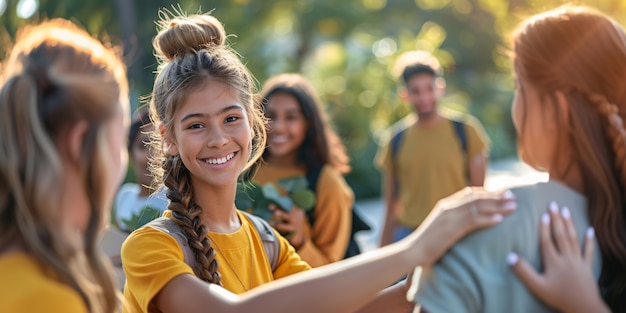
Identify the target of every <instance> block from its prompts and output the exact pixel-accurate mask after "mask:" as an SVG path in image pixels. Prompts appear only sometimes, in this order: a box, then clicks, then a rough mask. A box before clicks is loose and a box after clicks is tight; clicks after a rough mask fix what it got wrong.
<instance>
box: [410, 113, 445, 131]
mask: <svg viewBox="0 0 626 313" xmlns="http://www.w3.org/2000/svg"><path fill="white" fill-rule="evenodd" d="M441 121H443V117H442V116H441V115H440V114H439V112H436V111H435V112H433V113H432V114H427V115H419V114H418V119H417V123H416V125H417V126H418V127H423V128H429V127H433V126H435V125H437V124H439V122H441Z"/></svg>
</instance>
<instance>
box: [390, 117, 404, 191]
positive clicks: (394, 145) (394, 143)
mask: <svg viewBox="0 0 626 313" xmlns="http://www.w3.org/2000/svg"><path fill="white" fill-rule="evenodd" d="M405 132H406V128H404V129H402V130H400V131H399V132H397V133H396V134H395V135H393V137H392V138H391V161H392V165H393V172H394V176H395V179H394V181H393V194H394V195H395V196H398V194H399V192H400V183H399V182H398V176H397V174H396V173H395V172H396V169H397V167H398V165H397V164H398V160H397V156H398V151H399V150H400V143H402V138H404V133H405Z"/></svg>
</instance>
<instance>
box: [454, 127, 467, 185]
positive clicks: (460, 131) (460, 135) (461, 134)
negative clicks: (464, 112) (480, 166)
mask: <svg viewBox="0 0 626 313" xmlns="http://www.w3.org/2000/svg"><path fill="white" fill-rule="evenodd" d="M452 125H453V126H454V133H455V134H456V137H457V139H458V140H459V144H461V150H462V151H463V155H464V156H465V158H464V159H465V180H466V183H467V184H468V185H469V183H470V175H469V167H470V156H469V154H468V152H467V149H468V148H467V135H466V133H465V124H464V123H463V122H462V121H457V120H452Z"/></svg>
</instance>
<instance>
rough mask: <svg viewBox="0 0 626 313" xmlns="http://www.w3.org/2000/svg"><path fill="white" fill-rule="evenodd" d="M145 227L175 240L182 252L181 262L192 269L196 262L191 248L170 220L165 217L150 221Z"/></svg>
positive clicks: (183, 235) (177, 227)
mask: <svg viewBox="0 0 626 313" xmlns="http://www.w3.org/2000/svg"><path fill="white" fill-rule="evenodd" d="M146 226H150V227H152V228H156V229H157V230H159V231H162V232H164V233H166V234H168V235H170V236H172V237H174V239H176V241H177V242H178V245H179V246H180V247H181V248H182V250H183V260H184V261H185V264H187V265H189V266H190V267H191V268H194V267H195V266H196V264H198V262H197V261H196V258H195V256H194V254H193V251H191V246H189V240H187V237H186V236H185V234H184V233H183V231H182V230H181V229H180V227H179V226H178V225H177V224H176V223H175V222H174V221H173V220H172V219H170V218H167V217H159V218H157V219H154V220H152V221H150V222H149V223H148V224H146Z"/></svg>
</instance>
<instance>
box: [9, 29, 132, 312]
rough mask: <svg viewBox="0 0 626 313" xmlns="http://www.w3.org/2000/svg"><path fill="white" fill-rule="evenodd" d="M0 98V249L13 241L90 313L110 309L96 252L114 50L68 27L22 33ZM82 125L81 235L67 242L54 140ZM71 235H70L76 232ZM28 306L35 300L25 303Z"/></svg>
mask: <svg viewBox="0 0 626 313" xmlns="http://www.w3.org/2000/svg"><path fill="white" fill-rule="evenodd" d="M4 64H5V67H4V68H3V75H2V90H1V91H0V120H1V121H0V125H1V126H0V127H1V129H2V131H0V147H1V148H0V149H2V151H0V172H1V175H0V250H2V249H5V248H7V247H9V246H10V245H12V244H15V243H16V242H18V243H19V244H20V245H21V246H23V248H24V249H25V251H26V253H28V254H29V255H31V256H32V257H34V258H35V259H37V260H38V261H39V262H40V263H41V264H43V265H45V266H46V267H48V268H50V269H51V270H52V271H53V272H54V274H55V277H56V278H57V279H58V280H59V281H60V282H61V283H63V284H66V285H68V286H69V287H70V288H72V289H74V290H76V292H77V293H79V294H80V295H81V297H82V299H83V300H84V301H85V304H86V306H87V307H88V308H89V310H90V311H91V312H114V311H117V308H118V302H117V293H116V290H117V286H116V285H115V282H114V281H113V279H112V274H111V273H112V271H111V269H110V264H109V262H107V261H105V260H106V258H105V257H104V256H103V255H102V253H101V252H100V248H99V235H100V232H101V231H102V228H103V227H104V225H105V223H106V221H107V217H108V208H109V205H110V201H111V199H107V198H110V196H109V195H105V192H104V191H105V190H106V188H104V187H105V186H104V182H103V181H104V180H103V179H102V177H103V176H104V175H109V174H108V173H107V171H108V169H107V165H108V164H109V163H110V162H107V161H106V160H105V157H104V155H108V153H107V152H106V149H107V146H106V137H105V135H106V132H105V123H106V122H107V121H109V120H110V119H111V118H112V117H113V116H115V114H121V113H120V112H119V110H120V109H121V106H120V101H127V100H126V99H125V97H126V95H127V92H128V87H127V81H126V76H125V68H124V66H123V64H122V63H121V61H120V60H119V58H118V57H117V56H116V53H115V52H114V51H113V50H112V49H111V48H107V47H105V46H103V45H102V44H101V43H100V42H99V41H97V40H95V39H93V38H91V37H90V36H89V34H88V33H87V32H85V31H84V30H82V29H80V28H78V27H77V26H76V25H74V24H72V23H71V22H69V21H67V20H61V19H56V20H50V21H47V22H44V23H42V24H40V25H37V26H29V27H25V28H23V29H22V30H21V31H20V32H19V33H18V36H17V41H16V44H15V46H14V47H13V49H12V51H11V54H10V56H9V57H8V59H7V60H6V62H5V63H4ZM81 120H85V121H87V122H88V130H87V133H86V136H85V139H84V142H83V146H82V151H81V160H80V164H79V166H80V167H81V170H82V173H83V175H82V179H83V181H82V183H83V184H84V186H85V189H86V190H87V192H88V198H89V200H90V208H89V218H88V221H87V225H89V226H88V228H87V229H86V231H85V233H84V236H83V237H82V238H81V241H82V244H81V243H72V242H70V238H67V236H66V235H65V233H63V232H62V230H61V229H60V227H59V225H61V224H62V223H61V220H62V219H63V218H67V217H66V216H63V215H62V214H60V212H61V209H62V208H60V205H59V201H60V196H59V195H60V194H61V188H62V184H59V182H60V181H63V179H64V173H63V168H62V164H61V156H60V154H59V151H57V148H56V145H55V140H56V139H57V138H58V136H59V134H60V132H61V131H63V130H64V129H67V128H68V127H71V126H72V125H74V124H76V123H77V122H78V121H81ZM77 235H78V234H77ZM33 301H37V299H33Z"/></svg>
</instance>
